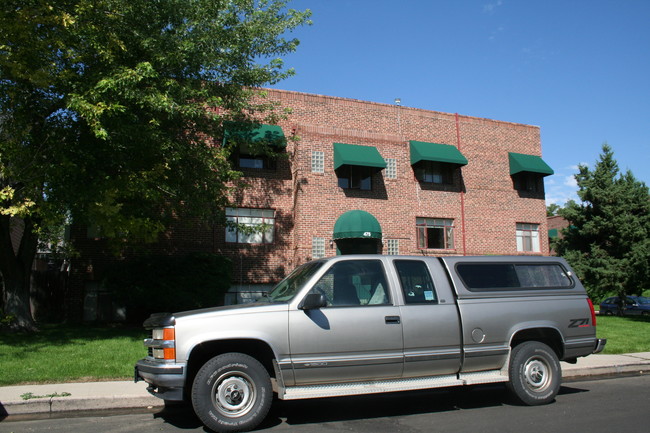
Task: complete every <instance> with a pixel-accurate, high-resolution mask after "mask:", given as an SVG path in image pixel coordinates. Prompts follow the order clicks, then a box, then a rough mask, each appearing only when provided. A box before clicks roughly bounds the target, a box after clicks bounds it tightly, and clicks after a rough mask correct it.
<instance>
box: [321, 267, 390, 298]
mask: <svg viewBox="0 0 650 433" xmlns="http://www.w3.org/2000/svg"><path fill="white" fill-rule="evenodd" d="M310 293H320V294H323V295H325V298H326V299H327V305H328V306H335V307H338V306H346V307H350V306H362V305H386V304H388V303H389V302H390V298H389V291H388V284H386V276H385V274H384V267H383V265H382V264H381V262H380V261H379V260H346V261H342V262H337V263H334V264H333V265H332V267H331V268H330V269H329V270H328V271H327V272H326V273H325V275H323V276H322V277H321V279H320V280H318V282H317V283H316V285H315V286H314V288H313V289H312V290H311V292H310Z"/></svg>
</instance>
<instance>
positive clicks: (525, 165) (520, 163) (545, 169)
mask: <svg viewBox="0 0 650 433" xmlns="http://www.w3.org/2000/svg"><path fill="white" fill-rule="evenodd" d="M508 158H509V159H510V176H512V175H515V174H517V173H521V172H529V173H538V174H541V175H542V176H550V175H551V174H553V173H554V171H553V169H552V168H551V167H549V166H548V164H547V163H545V162H544V160H543V159H542V158H540V157H539V156H535V155H526V154H523V153H513V152H508Z"/></svg>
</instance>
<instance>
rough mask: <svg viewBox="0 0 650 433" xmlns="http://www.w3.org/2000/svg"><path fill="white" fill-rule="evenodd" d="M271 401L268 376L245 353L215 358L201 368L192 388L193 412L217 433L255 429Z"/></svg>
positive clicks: (271, 392) (264, 415)
mask: <svg viewBox="0 0 650 433" xmlns="http://www.w3.org/2000/svg"><path fill="white" fill-rule="evenodd" d="M272 400H273V391H272V388H271V380H270V378H269V374H268V372H267V371H266V369H265V368H264V366H262V364H260V363H259V362H258V361H257V360H256V359H255V358H252V357H250V356H248V355H245V354H243V353H225V354H222V355H219V356H215V357H214V358H212V359H211V360H209V361H208V362H206V363H205V364H204V365H203V367H201V369H200V370H199V372H198V373H197V375H196V377H195V378H194V384H193V386H192V406H193V407H194V412H196V415H197V416H198V417H199V418H200V419H201V421H203V424H205V425H206V427H208V428H210V429H212V430H214V431H217V432H239V431H247V430H251V429H253V428H255V427H256V426H257V425H258V424H259V423H260V422H262V420H263V419H264V418H265V417H266V415H267V413H268V411H269V409H270V408H271V403H272Z"/></svg>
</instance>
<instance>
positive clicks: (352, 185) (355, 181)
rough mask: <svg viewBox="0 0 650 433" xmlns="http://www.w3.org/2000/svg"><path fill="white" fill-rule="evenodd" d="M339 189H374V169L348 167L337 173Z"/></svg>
mask: <svg viewBox="0 0 650 433" xmlns="http://www.w3.org/2000/svg"><path fill="white" fill-rule="evenodd" d="M336 175H337V176H338V179H339V187H341V188H344V189H360V190H366V191H368V190H370V189H372V168H371V167H365V166H356V165H355V166H350V165H346V166H343V167H341V168H339V169H338V170H337V171H336Z"/></svg>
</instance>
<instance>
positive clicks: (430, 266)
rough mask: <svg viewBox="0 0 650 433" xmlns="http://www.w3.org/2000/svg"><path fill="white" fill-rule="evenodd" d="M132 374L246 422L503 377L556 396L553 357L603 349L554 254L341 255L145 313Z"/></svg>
mask: <svg viewBox="0 0 650 433" xmlns="http://www.w3.org/2000/svg"><path fill="white" fill-rule="evenodd" d="M144 326H145V328H147V329H149V330H151V338H148V339H146V340H145V341H144V344H145V346H146V347H147V348H148V350H149V354H148V356H147V357H146V358H144V359H142V360H140V361H138V362H137V364H136V366H135V380H136V382H137V381H139V380H144V381H146V382H147V383H148V385H149V386H148V388H147V389H148V390H149V392H151V393H152V394H153V395H156V396H158V397H160V398H162V399H164V400H169V401H175V400H189V401H191V403H192V405H193V408H194V411H195V412H196V414H197V416H198V417H199V418H200V419H201V420H202V422H203V423H204V424H205V425H206V426H207V427H208V428H210V429H212V430H215V431H218V432H227V431H245V430H250V429H253V428H255V427H256V426H257V425H258V424H259V423H260V422H261V421H262V420H263V419H264V418H265V417H266V415H267V413H268V411H269V408H270V406H271V403H272V401H273V395H274V393H276V394H277V397H278V398H280V399H286V400H289V399H302V398H319V397H334V396H349V395H357V394H369V393H379V392H393V391H404V390H419V389H428V388H440V387H450V386H462V385H473V384H484V383H496V382H504V383H505V384H506V385H507V387H508V388H509V389H510V390H511V392H512V393H513V395H514V396H515V397H516V398H517V399H518V400H519V401H521V402H522V403H524V404H527V405H539V404H545V403H549V402H551V401H553V400H554V398H555V396H556V394H557V392H558V390H559V388H560V381H561V370H560V362H559V361H560V360H563V361H567V362H576V359H577V358H578V357H581V356H587V355H589V354H591V353H597V352H600V351H602V349H603V348H604V345H605V340H603V339H598V338H596V316H595V313H594V308H593V305H592V304H591V301H590V300H589V298H588V297H587V294H586V292H585V289H584V287H583V286H582V284H581V283H580V281H579V280H578V279H577V278H576V276H575V274H574V273H573V271H572V270H571V268H570V267H569V265H568V264H567V263H566V261H564V260H563V259H562V258H558V257H522V256H516V257H504V256H492V257H488V256H484V257H420V256H384V255H348V256H338V257H334V258H329V259H321V260H314V261H311V262H308V263H305V264H303V265H302V266H299V267H298V268H297V269H295V270H294V271H293V272H291V274H290V275H288V276H287V277H286V278H285V279H284V280H282V281H281V282H280V283H279V284H278V285H277V286H276V287H275V288H274V289H272V290H271V291H270V292H269V293H268V295H265V296H264V297H262V298H260V299H259V300H258V301H256V302H255V303H251V304H243V305H235V306H227V307H215V308H209V309H204V310H196V311H188V312H182V313H174V314H169V313H162V314H154V315H152V316H151V317H149V318H148V319H147V320H146V321H145V322H144Z"/></svg>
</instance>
